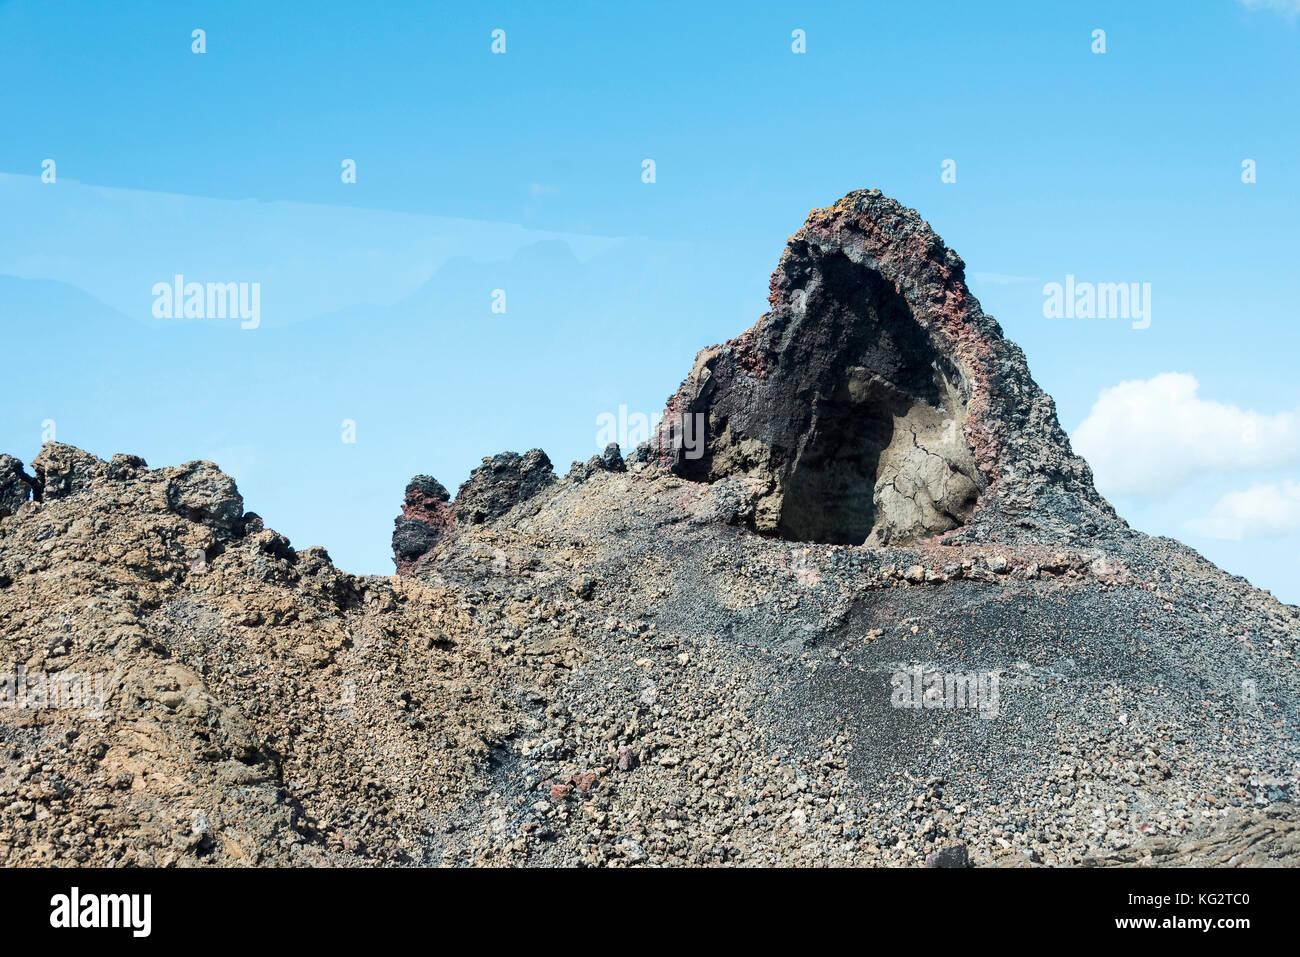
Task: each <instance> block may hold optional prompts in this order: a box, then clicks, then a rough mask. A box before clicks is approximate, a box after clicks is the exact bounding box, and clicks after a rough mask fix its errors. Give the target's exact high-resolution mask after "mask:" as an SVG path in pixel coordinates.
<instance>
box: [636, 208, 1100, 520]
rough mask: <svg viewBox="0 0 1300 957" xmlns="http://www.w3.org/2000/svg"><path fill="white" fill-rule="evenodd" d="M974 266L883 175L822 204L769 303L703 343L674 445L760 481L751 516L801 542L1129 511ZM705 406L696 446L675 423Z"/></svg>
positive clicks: (699, 470)
mask: <svg viewBox="0 0 1300 957" xmlns="http://www.w3.org/2000/svg"><path fill="white" fill-rule="evenodd" d="M964 268H965V267H964V264H963V263H962V261H961V259H960V258H959V257H958V256H957V254H956V253H954V252H953V251H952V250H950V249H948V248H947V247H946V246H945V245H944V243H943V241H942V240H941V239H940V238H939V237H938V236H936V235H935V234H934V232H933V231H932V230H931V229H930V227H929V226H928V224H926V223H925V222H924V221H923V220H922V219H921V218H920V217H919V216H917V214H916V213H915V211H913V210H910V209H906V208H904V207H903V206H901V205H899V204H898V203H897V202H895V201H894V200H892V199H889V198H887V197H885V196H883V195H881V193H880V191H879V190H862V191H858V192H854V193H850V194H849V195H848V196H846V197H844V199H842V200H840V201H839V202H838V203H836V204H835V205H834V206H831V207H830V208H828V209H821V210H814V211H813V212H812V213H811V214H809V216H808V220H807V222H805V223H804V225H803V227H802V228H801V229H800V230H799V231H798V232H797V233H795V235H794V236H793V237H791V239H790V241H789V243H788V244H787V246H786V249H785V252H784V254H783V255H782V256H781V261H780V263H779V264H778V266H777V268H776V271H775V272H774V273H773V274H772V279H771V294H770V297H769V301H770V303H771V306H772V308H771V311H770V312H768V313H767V314H765V315H764V316H763V317H762V318H761V319H759V321H758V323H757V324H756V325H755V326H754V327H753V328H752V329H750V330H749V331H747V332H745V333H744V334H743V335H741V336H739V337H738V338H736V339H733V340H731V341H729V342H727V343H726V344H724V345H721V346H714V347H712V348H710V349H705V350H704V351H702V352H701V353H700V354H699V355H698V356H697V357H696V361H695V365H694V367H693V368H692V370H691V373H690V375H689V376H688V377H687V379H686V381H685V382H684V383H683V384H682V386H681V388H680V389H679V390H678V392H677V393H676V395H674V396H673V397H672V398H671V399H670V400H669V402H668V408H667V413H666V415H665V417H664V423H665V425H664V426H662V427H661V433H660V436H659V441H658V443H657V444H658V446H659V448H660V449H662V450H664V452H663V455H662V458H663V460H664V461H665V463H666V464H667V465H668V466H669V467H670V468H671V469H672V470H673V471H675V472H676V473H677V474H679V475H682V476H684V477H686V478H689V479H693V480H696V481H707V482H713V481H717V480H719V479H722V478H727V477H733V476H746V477H748V478H751V479H753V480H754V481H755V482H756V483H757V485H758V487H759V489H760V493H759V498H758V501H757V502H756V504H755V507H754V509H753V514H752V516H751V518H750V521H751V524H752V525H753V527H755V528H756V529H757V530H759V531H761V532H764V533H767V534H772V535H779V536H780V537H782V538H787V539H792V540H796V541H810V542H830V543H840V544H863V543H866V544H870V545H890V544H899V543H906V542H910V541H916V540H920V539H925V538H927V537H930V536H933V535H936V534H940V533H946V532H951V531H953V530H954V529H963V534H964V535H965V537H967V538H969V539H975V540H979V539H988V540H1010V539H1027V538H1029V539H1037V540H1049V539H1050V540H1053V541H1060V540H1063V539H1066V540H1069V539H1073V538H1075V537H1078V536H1080V535H1084V536H1086V535H1091V534H1095V533H1097V532H1099V531H1101V530H1102V529H1108V528H1113V527H1117V526H1118V525H1119V524H1120V523H1119V522H1118V520H1117V519H1116V517H1115V515H1114V512H1113V510H1112V509H1111V508H1110V506H1109V505H1107V504H1106V503H1105V502H1104V501H1103V500H1102V499H1101V497H1100V496H1099V495H1098V494H1097V492H1096V490H1095V489H1094V487H1093V483H1092V474H1091V471H1090V470H1089V468H1088V466H1087V464H1086V463H1085V462H1084V461H1083V460H1082V459H1080V458H1078V457H1077V456H1075V455H1073V454H1072V453H1071V451H1070V445H1069V440H1068V439H1067V438H1066V436H1065V433H1064V432H1063V431H1062V430H1061V428H1060V425H1059V424H1058V422H1057V419H1056V412H1055V408H1054V405H1053V403H1052V400H1051V399H1050V398H1049V397H1048V396H1046V395H1045V394H1044V393H1043V392H1042V391H1041V390H1040V389H1039V388H1038V386H1037V385H1036V384H1035V383H1034V381H1033V379H1032V378H1031V377H1030V375H1029V370H1028V368H1027V366H1026V364H1025V358H1024V355H1023V353H1022V352H1021V351H1020V349H1019V348H1018V347H1016V346H1015V345H1014V344H1013V343H1011V342H1009V341H1007V340H1006V339H1005V338H1004V337H1003V335H1002V331H1001V329H1000V328H999V327H998V325H997V323H996V322H994V320H993V319H992V318H990V317H989V316H986V315H985V314H984V313H983V311H982V310H981V309H980V305H979V303H978V302H977V301H976V300H975V297H974V296H972V295H971V293H970V291H969V289H968V288H967V286H966V283H965V278H964ZM698 414H702V415H703V416H704V420H705V425H704V428H705V435H706V441H705V451H704V454H703V455H702V456H700V457H696V458H692V457H690V456H687V455H686V454H684V452H683V450H682V448H681V446H680V443H679V442H676V441H674V440H673V438H672V437H671V436H667V435H665V434H664V432H663V431H662V429H664V428H667V429H675V428H679V427H680V423H681V422H682V417H683V416H695V415H698Z"/></svg>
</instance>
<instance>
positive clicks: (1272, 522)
mask: <svg viewBox="0 0 1300 957" xmlns="http://www.w3.org/2000/svg"><path fill="white" fill-rule="evenodd" d="M1187 529H1188V531H1191V532H1194V533H1196V534H1198V535H1205V536H1206V537H1208V538H1227V539H1232V540H1233V541H1240V540H1242V539H1243V538H1267V537H1270V536H1275V535H1286V534H1289V533H1292V532H1300V482H1290V481H1287V482H1282V483H1281V484H1270V485H1252V486H1251V487H1250V488H1248V489H1246V490H1245V491H1244V492H1229V493H1228V494H1227V495H1225V496H1223V498H1221V499H1219V500H1218V501H1217V502H1215V503H1214V506H1213V507H1212V508H1211V509H1210V511H1209V514H1207V515H1205V516H1203V517H1202V518H1195V519H1191V520H1190V521H1188V522H1187Z"/></svg>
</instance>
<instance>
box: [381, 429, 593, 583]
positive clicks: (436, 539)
mask: <svg viewBox="0 0 1300 957" xmlns="http://www.w3.org/2000/svg"><path fill="white" fill-rule="evenodd" d="M615 454H617V449H615ZM554 481H555V472H554V471H552V469H551V460H550V459H549V458H547V456H546V453H545V452H543V451H542V450H541V449H532V450H531V451H529V452H527V453H525V454H524V455H520V454H518V453H517V452H502V453H501V454H500V455H494V456H492V457H491V458H485V459H483V464H482V465H480V466H479V467H478V468H476V469H475V470H474V471H473V472H471V473H470V476H469V478H468V479H467V480H465V481H464V482H462V483H461V486H460V488H459V489H458V490H457V492H456V501H455V502H454V503H453V502H449V498H450V496H449V495H448V494H447V490H446V489H445V488H444V487H443V486H442V484H441V483H440V482H438V481H437V479H434V478H433V477H432V476H428V475H417V476H416V477H415V478H413V479H411V481H410V483H409V484H408V485H407V486H406V496H405V499H404V501H403V503H402V514H401V515H399V516H398V517H397V518H396V519H395V520H394V524H395V526H396V527H395V528H394V530H393V563H394V564H395V565H396V566H397V573H398V574H399V575H406V574H409V573H410V572H411V571H413V570H414V569H415V567H416V565H417V564H418V563H419V562H420V561H421V560H422V559H424V558H425V556H431V555H433V554H434V553H435V552H436V550H437V548H438V546H439V545H440V544H441V543H443V542H444V541H446V540H447V539H448V538H449V537H451V536H454V535H455V534H456V531H457V529H458V528H460V527H468V526H473V525H482V524H484V523H490V522H495V521H496V520H497V519H499V518H501V517H502V516H504V515H505V514H506V513H507V512H509V511H510V510H511V509H512V508H514V507H515V506H516V505H518V504H519V503H521V502H525V501H527V500H528V499H530V498H532V497H533V496H534V495H536V494H537V493H538V492H540V491H541V490H542V489H544V488H546V487H547V486H548V485H550V484H552V483H553V482H554Z"/></svg>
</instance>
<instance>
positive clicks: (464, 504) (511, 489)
mask: <svg viewBox="0 0 1300 957" xmlns="http://www.w3.org/2000/svg"><path fill="white" fill-rule="evenodd" d="M554 481H555V472H554V471H552V469H551V460H550V459H549V458H547V457H546V453H545V452H543V451H542V450H541V449H533V450H531V451H529V452H527V453H525V454H524V455H519V454H517V453H515V452H502V453H501V454H500V455H494V456H492V457H491V458H485V459H484V460H483V464H482V465H480V466H479V467H478V468H476V469H475V470H474V471H473V472H471V473H470V475H469V478H468V479H467V480H466V481H465V482H463V483H462V484H461V486H460V488H459V489H457V491H456V518H457V519H458V520H459V521H461V522H463V523H464V524H466V525H482V524H483V523H484V522H491V521H495V520H496V519H498V518H500V517H501V516H502V515H504V514H506V512H508V511H510V510H511V509H512V508H514V507H515V506H516V505H518V504H519V503H520V502H523V501H527V500H528V499H530V498H532V497H533V496H534V495H536V494H537V493H538V492H540V491H541V490H542V489H544V488H546V486H548V485H550V484H551V483H552V482H554Z"/></svg>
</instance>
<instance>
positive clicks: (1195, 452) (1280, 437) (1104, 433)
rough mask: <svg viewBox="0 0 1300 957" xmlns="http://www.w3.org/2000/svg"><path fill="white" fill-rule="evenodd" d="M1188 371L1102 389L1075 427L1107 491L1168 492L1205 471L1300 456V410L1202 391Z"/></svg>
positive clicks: (1078, 444) (1080, 447) (1270, 464)
mask: <svg viewBox="0 0 1300 957" xmlns="http://www.w3.org/2000/svg"><path fill="white" fill-rule="evenodd" d="M1199 388H1200V384H1199V383H1198V382H1197V381H1196V377H1195V376H1192V375H1189V374H1187V373H1185V372H1162V373H1161V374H1160V375H1157V376H1155V377H1154V378H1151V379H1146V380H1136V381H1133V382H1121V383H1120V384H1119V385H1117V386H1115V387H1113V388H1110V389H1103V390H1102V391H1101V394H1100V395H1099V396H1098V397H1097V401H1096V403H1094V404H1093V407H1092V411H1091V412H1089V413H1088V417H1087V418H1086V419H1084V421H1083V423H1082V424H1080V426H1079V427H1078V428H1077V429H1076V430H1075V432H1074V435H1073V436H1072V437H1071V440H1072V442H1073V444H1074V450H1075V451H1076V452H1078V453H1079V454H1080V455H1082V456H1083V457H1084V458H1086V459H1087V460H1088V462H1089V464H1091V465H1092V469H1093V473H1094V475H1095V476H1096V479H1097V489H1098V491H1100V492H1101V493H1102V494H1103V495H1113V494H1131V495H1161V494H1164V493H1165V492H1167V491H1169V489H1170V487H1172V486H1174V485H1177V484H1179V483H1180V482H1183V481H1185V480H1186V479H1188V478H1191V477H1192V476H1193V475H1196V474H1197V473H1200V472H1209V471H1232V470H1241V469H1258V468H1275V467H1277V466H1280V465H1286V464H1288V463H1289V462H1293V461H1295V460H1296V459H1298V458H1300V412H1298V411H1291V412H1279V413H1277V414H1275V415H1265V414H1261V413H1259V412H1254V411H1250V410H1247V411H1243V410H1241V409H1238V408H1237V407H1236V406H1232V405H1224V404H1222V403H1220V402H1214V401H1212V400H1209V399H1202V398H1200V397H1199V396H1198V395H1197V394H1196V393H1197V390H1198V389H1199Z"/></svg>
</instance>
